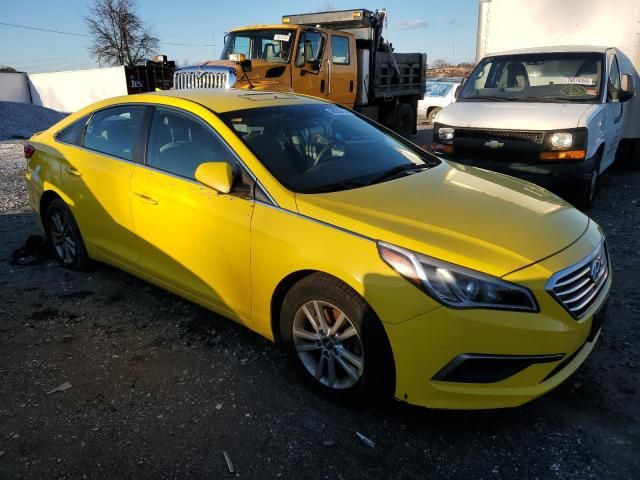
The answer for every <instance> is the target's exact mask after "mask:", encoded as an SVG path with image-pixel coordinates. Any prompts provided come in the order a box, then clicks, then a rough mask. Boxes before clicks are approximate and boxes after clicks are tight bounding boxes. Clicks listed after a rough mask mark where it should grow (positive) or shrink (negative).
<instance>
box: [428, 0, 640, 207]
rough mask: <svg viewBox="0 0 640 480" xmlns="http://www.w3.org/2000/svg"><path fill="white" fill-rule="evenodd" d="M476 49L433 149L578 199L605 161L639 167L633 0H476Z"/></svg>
mask: <svg viewBox="0 0 640 480" xmlns="http://www.w3.org/2000/svg"><path fill="white" fill-rule="evenodd" d="M476 56H477V61H478V65H477V66H476V68H475V69H474V71H473V72H472V73H471V75H470V76H469V79H468V81H467V82H466V83H465V85H464V86H463V87H462V88H461V89H460V95H459V98H458V101H457V102H456V103H454V104H452V105H451V106H449V107H447V108H445V109H443V110H442V111H441V112H440V114H439V115H438V117H437V119H436V122H437V125H436V126H435V127H436V128H434V147H436V149H440V150H441V151H444V152H445V153H448V154H449V155H451V156H453V157H455V158H456V160H458V161H462V162H463V163H471V164H474V165H479V166H483V167H485V168H491V169H496V170H502V171H506V172H508V173H510V174H512V175H515V176H521V177H524V178H528V179H533V180H534V181H536V182H537V183H541V184H543V185H545V186H550V187H551V188H554V187H556V186H557V187H559V188H558V189H560V188H561V187H568V189H569V190H571V192H570V193H571V194H572V195H571V196H572V199H573V200H575V201H576V203H579V204H581V205H582V206H584V207H587V206H589V205H590V203H591V202H592V200H593V197H594V195H595V189H596V186H597V179H598V176H599V174H600V173H602V172H603V171H604V170H605V169H607V168H608V167H609V166H610V165H611V164H612V163H613V162H614V159H615V160H616V161H618V162H620V163H621V164H623V165H626V166H628V167H632V168H640V76H639V74H638V72H639V71H640V1H639V0H609V1H608V2H603V1H601V0H535V1H527V2H525V1H522V0H479V15H478V36H477V50H476ZM440 128H444V130H442V135H438V133H439V130H438V129H440ZM456 130H459V131H458V132H456ZM466 130H474V131H473V132H468V131H466ZM456 137H457V138H456ZM485 137H486V138H485ZM552 138H553V142H552ZM563 150H566V151H567V153H562V151H563ZM488 152H492V153H493V156H494V157H495V160H493V159H491V158H488V157H491V153H488ZM553 152H555V153H553ZM568 152H574V153H568ZM579 152H583V153H582V154H581V153H579ZM565 189H566V188H565Z"/></svg>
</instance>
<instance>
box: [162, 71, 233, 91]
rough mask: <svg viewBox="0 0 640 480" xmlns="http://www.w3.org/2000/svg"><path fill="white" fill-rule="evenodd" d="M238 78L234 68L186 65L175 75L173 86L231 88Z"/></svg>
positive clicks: (184, 87) (178, 88) (180, 88)
mask: <svg viewBox="0 0 640 480" xmlns="http://www.w3.org/2000/svg"><path fill="white" fill-rule="evenodd" d="M235 81H236V78H235V74H234V73H233V71H232V70H230V69H227V68H220V67H206V66H205V67H186V68H181V69H180V70H177V71H176V72H175V73H174V75H173V88H174V89H176V90H185V89H191V88H231V87H233V85H234V84H235Z"/></svg>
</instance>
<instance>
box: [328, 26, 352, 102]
mask: <svg viewBox="0 0 640 480" xmlns="http://www.w3.org/2000/svg"><path fill="white" fill-rule="evenodd" d="M355 46H356V41H355V39H354V38H353V37H349V36H347V35H339V34H337V33H332V34H331V51H330V54H329V55H327V57H330V58H328V59H327V61H326V64H327V65H326V68H327V84H328V89H327V99H329V100H331V101H332V102H334V103H339V104H340V105H342V106H344V107H347V108H353V104H354V103H355V100H356V84H355V81H356V76H357V73H356V59H355V58H351V52H355V51H356V49H355Z"/></svg>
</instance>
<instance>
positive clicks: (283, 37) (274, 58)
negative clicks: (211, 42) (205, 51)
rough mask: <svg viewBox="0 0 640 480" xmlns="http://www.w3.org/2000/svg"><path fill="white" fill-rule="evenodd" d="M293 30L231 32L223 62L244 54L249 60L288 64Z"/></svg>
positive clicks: (223, 54)
mask: <svg viewBox="0 0 640 480" xmlns="http://www.w3.org/2000/svg"><path fill="white" fill-rule="evenodd" d="M293 35H294V32H293V31H292V30H284V29H283V30H243V31H237V32H231V33H230V34H229V35H228V36H227V39H226V41H225V44H224V49H223V50H222V55H221V56H220V59H221V60H228V59H229V55H231V54H232V53H242V54H244V56H245V58H246V59H248V60H264V61H265V62H275V63H287V62H288V61H289V58H290V56H291V44H292V43H293Z"/></svg>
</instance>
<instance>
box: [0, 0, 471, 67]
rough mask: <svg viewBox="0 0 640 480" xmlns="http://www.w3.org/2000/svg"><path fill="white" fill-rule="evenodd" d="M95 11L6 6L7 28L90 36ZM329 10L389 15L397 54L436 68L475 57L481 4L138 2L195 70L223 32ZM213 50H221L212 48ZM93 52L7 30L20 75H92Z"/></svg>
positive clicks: (4, 52) (172, 52) (10, 2)
mask: <svg viewBox="0 0 640 480" xmlns="http://www.w3.org/2000/svg"><path fill="white" fill-rule="evenodd" d="M89 4H90V2H89V1H80V0H51V1H43V0H41V1H31V0H6V1H3V5H2V8H1V12H2V14H1V16H0V22H2V23H13V24H19V25H26V26H30V27H36V28H45V29H51V30H59V31H64V32H70V33H79V34H87V29H86V25H85V21H84V17H85V16H86V15H87V12H88V5H89ZM327 5H332V6H333V7H335V9H336V10H345V9H350V8H354V7H357V8H359V7H362V8H369V9H371V10H373V9H375V8H386V9H387V12H388V37H389V39H390V41H391V42H392V43H393V45H394V47H395V49H396V51H397V52H425V53H427V54H428V61H429V62H432V61H434V60H436V59H438V58H441V59H444V60H447V61H450V62H454V63H459V62H462V61H469V60H470V61H473V59H474V57H475V39H476V26H477V15H478V0H444V1H443V0H411V1H403V2H398V1H396V2H388V3H386V4H380V5H375V4H371V5H370V4H365V3H364V2H362V0H357V1H355V2H354V1H353V0H350V1H338V0H336V1H333V2H323V1H319V0H311V1H310V2H309V3H304V2H300V1H293V0H284V1H275V0H262V1H256V0H243V1H224V2H215V1H211V0H208V1H205V0H194V1H189V0H171V1H169V0H138V13H139V14H140V16H141V17H142V19H143V20H144V21H145V22H147V23H148V24H150V25H151V26H152V28H153V30H154V33H155V34H156V35H157V36H158V37H159V38H160V41H161V42H165V43H163V44H161V46H160V47H161V51H160V52H158V53H163V54H165V55H167V56H168V57H169V59H173V60H176V61H178V62H179V63H184V62H185V61H187V62H188V63H192V62H199V61H203V60H208V59H214V58H218V56H219V55H220V51H221V48H222V43H223V36H224V32H226V31H229V30H230V29H232V28H234V27H239V26H243V25H252V24H259V23H280V22H281V18H282V15H286V14H294V13H305V12H310V11H317V10H319V9H323V8H324V7H326V6H327ZM385 37H387V35H385ZM168 43H189V44H197V46H178V45H168ZM211 44H215V45H216V46H215V47H213V46H205V45H211ZM90 45H91V39H90V38H87V37H81V36H71V35H62V34H56V33H50V32H41V31H35V30H26V29H21V28H15V27H10V26H6V25H0V46H1V47H0V65H9V66H13V67H14V68H16V69H18V70H23V71H28V72H42V71H55V70H70V69H78V68H92V67H94V66H96V64H95V61H94V59H92V58H91V56H90V54H89V50H88V49H89V46H90Z"/></svg>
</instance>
